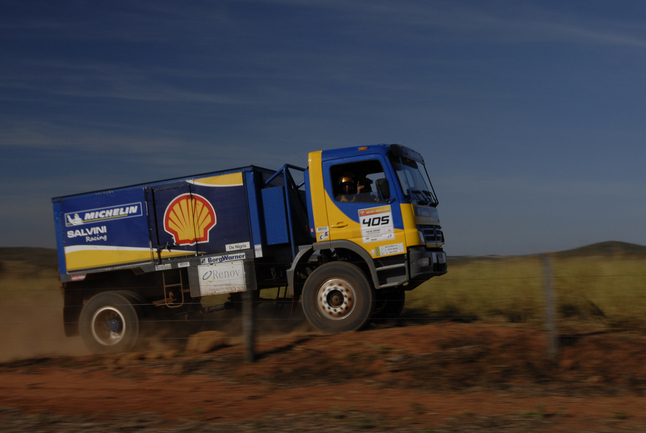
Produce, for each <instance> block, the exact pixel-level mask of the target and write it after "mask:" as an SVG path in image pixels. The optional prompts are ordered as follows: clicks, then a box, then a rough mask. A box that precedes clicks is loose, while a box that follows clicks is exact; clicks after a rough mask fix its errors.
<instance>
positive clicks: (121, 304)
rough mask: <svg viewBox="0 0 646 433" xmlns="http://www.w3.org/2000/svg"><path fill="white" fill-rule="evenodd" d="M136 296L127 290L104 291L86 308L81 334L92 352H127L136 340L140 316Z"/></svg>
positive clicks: (82, 315) (82, 314)
mask: <svg viewBox="0 0 646 433" xmlns="http://www.w3.org/2000/svg"><path fill="white" fill-rule="evenodd" d="M135 305H136V304H135V299H134V298H133V297H130V296H128V295H127V294H124V293H116V292H103V293H99V294H98V295H96V296H94V297H93V298H92V299H90V300H89V301H88V303H87V304H85V306H84V307H83V310H82V311H81V317H80V323H79V328H80V333H81V338H82V339H83V342H84V343H85V345H86V346H87V347H88V349H90V350H91V351H92V352H93V353H115V352H127V351H129V350H131V349H132V348H133V347H134V346H135V344H136V343H137V338H138V337H139V328H140V324H139V322H140V317H139V314H138V311H137V308H136V307H135Z"/></svg>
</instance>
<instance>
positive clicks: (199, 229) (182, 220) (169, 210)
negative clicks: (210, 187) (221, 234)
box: [164, 193, 217, 245]
mask: <svg viewBox="0 0 646 433" xmlns="http://www.w3.org/2000/svg"><path fill="white" fill-rule="evenodd" d="M216 223H217V219H216V216H215V209H213V205H211V203H209V201H208V200H207V199H205V198H204V197H202V196H201V195H199V194H191V193H186V194H182V195H180V196H178V197H176V198H175V199H173V201H171V202H170V204H169V205H168V207H166V211H165V212H164V230H165V231H166V232H167V233H169V234H170V235H171V236H173V239H174V240H175V244H176V245H195V244H199V243H205V242H208V241H209V231H210V230H211V229H212V228H213V227H215V225H216Z"/></svg>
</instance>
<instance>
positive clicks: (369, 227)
mask: <svg viewBox="0 0 646 433" xmlns="http://www.w3.org/2000/svg"><path fill="white" fill-rule="evenodd" d="M359 223H360V224H361V236H362V238H363V242H364V243H369V242H380V241H386V240H390V239H395V226H394V224H393V213H392V211H391V209H390V206H380V207H373V208H369V209H360V210H359Z"/></svg>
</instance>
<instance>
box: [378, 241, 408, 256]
mask: <svg viewBox="0 0 646 433" xmlns="http://www.w3.org/2000/svg"><path fill="white" fill-rule="evenodd" d="M403 253H404V244H403V243H399V244H392V245H381V246H379V247H377V248H375V249H374V253H373V255H374V256H375V257H381V256H390V255H392V254H403Z"/></svg>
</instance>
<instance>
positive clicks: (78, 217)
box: [64, 203, 143, 227]
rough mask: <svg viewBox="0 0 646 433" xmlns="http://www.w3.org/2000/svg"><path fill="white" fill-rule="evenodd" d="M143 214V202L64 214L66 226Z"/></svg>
mask: <svg viewBox="0 0 646 433" xmlns="http://www.w3.org/2000/svg"><path fill="white" fill-rule="evenodd" d="M142 215H143V206H142V205H141V203H127V204H117V205H114V206H106V207H100V208H96V209H87V210H80V211H76V212H68V213H66V214H65V215H64V217H65V226H66V227H71V226H80V225H83V224H90V223H95V222H98V221H105V220H114V219H122V218H132V217H138V216H142Z"/></svg>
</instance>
